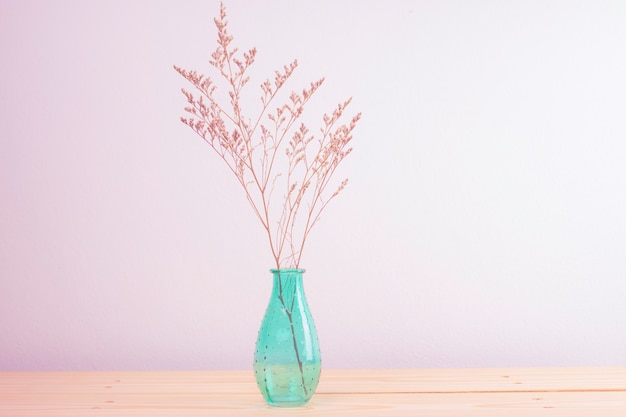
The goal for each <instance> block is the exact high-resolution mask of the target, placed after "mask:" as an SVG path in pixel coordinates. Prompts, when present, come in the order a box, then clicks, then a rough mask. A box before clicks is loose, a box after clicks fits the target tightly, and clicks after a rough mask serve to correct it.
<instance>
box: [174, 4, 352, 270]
mask: <svg viewBox="0 0 626 417" xmlns="http://www.w3.org/2000/svg"><path fill="white" fill-rule="evenodd" d="M214 21H215V25H216V26H217V36H218V38H217V48H216V49H215V52H213V54H212V55H211V58H212V59H211V60H210V64H211V66H212V67H214V69H215V70H216V71H217V75H218V77H217V78H215V79H214V78H211V77H209V76H206V75H202V74H198V73H197V72H196V71H193V70H191V71H190V70H185V69H182V68H180V67H178V66H174V68H175V69H176V71H178V72H179V73H180V74H181V75H182V76H183V77H184V78H186V79H187V80H188V81H189V82H190V83H191V84H192V85H193V86H194V87H195V90H196V91H195V95H194V93H192V92H190V91H188V90H185V89H183V90H182V92H183V94H184V95H185V97H186V98H187V102H188V106H187V107H186V108H185V111H186V112H187V113H189V116H188V117H181V121H182V122H183V123H184V124H186V125H187V126H189V127H190V128H191V129H193V131H194V132H196V133H197V134H198V135H199V136H200V137H201V138H202V139H203V140H204V141H205V142H206V143H208V144H209V145H210V146H211V147H212V148H213V150H214V151H215V152H217V154H218V155H219V156H220V157H221V158H222V159H223V160H224V162H225V163H226V165H227V166H228V168H229V169H230V170H231V171H232V172H233V174H235V177H236V178H237V181H238V182H239V184H240V185H241V187H242V188H243V190H244V192H245V195H246V198H247V200H248V202H249V203H250V205H251V206H252V209H253V210H254V213H255V215H256V216H257V218H258V219H259V220H260V221H261V224H262V225H263V228H264V230H265V232H266V233H267V237H268V239H269V243H270V248H271V252H272V256H273V258H274V261H275V265H276V269H283V268H299V265H300V260H301V258H302V251H303V249H304V245H305V243H306V241H307V239H308V237H309V234H310V232H311V229H312V228H313V226H315V224H316V223H317V222H318V220H319V219H320V215H321V213H322V211H323V210H324V209H325V208H326V206H327V205H328V203H329V202H330V201H331V200H332V199H333V198H334V197H336V196H337V195H338V194H339V193H340V192H341V190H343V188H344V187H345V186H346V184H347V182H348V180H347V179H344V180H343V181H341V182H340V183H339V184H338V185H337V184H336V185H335V186H333V187H332V188H331V191H329V184H331V179H332V177H333V175H334V173H335V170H336V169H337V167H338V166H339V164H340V163H341V162H342V161H343V160H344V158H345V157H346V156H347V155H348V154H349V153H350V151H351V150H352V149H351V148H350V147H349V144H350V141H351V140H352V131H353V130H354V128H355V126H356V124H357V122H358V121H359V119H360V117H361V114H360V113H358V114H356V115H355V116H354V117H352V119H351V120H350V122H349V123H347V124H341V121H340V119H342V115H343V113H344V111H345V110H346V107H347V106H348V105H349V104H350V101H351V99H348V100H346V101H345V102H343V103H340V104H339V105H337V107H336V108H335V109H334V110H333V111H332V113H331V114H324V116H323V118H322V127H321V128H320V132H319V134H318V135H317V137H316V135H314V134H312V133H311V132H310V130H309V128H308V127H307V126H306V125H305V123H304V122H302V121H301V119H302V115H303V112H304V109H305V106H306V105H307V103H308V102H309V100H310V99H311V97H312V96H313V95H314V94H315V93H316V92H317V90H318V88H319V87H320V86H321V85H322V83H323V82H324V79H323V78H322V79H320V80H318V81H315V82H312V83H311V84H310V86H309V87H307V88H304V89H303V90H302V91H301V92H300V93H298V92H296V91H292V92H291V94H290V95H289V96H288V97H285V98H284V102H283V103H281V104H276V103H275V102H276V101H278V100H279V99H280V97H281V94H280V93H283V90H284V89H285V88H284V87H285V84H286V82H287V81H288V80H289V78H290V77H291V75H292V74H293V73H294V71H295V70H296V68H297V66H298V62H297V61H296V60H294V61H293V62H292V63H291V64H289V65H286V66H284V67H283V69H282V70H281V71H275V75H274V77H273V80H272V81H270V79H266V80H265V81H264V82H262V83H261V85H260V90H261V91H260V93H261V96H260V97H261V106H260V111H259V112H258V114H255V115H254V116H253V117H251V116H250V115H249V114H247V113H246V112H245V109H243V108H242V105H243V102H244V99H243V97H244V95H243V93H244V91H247V90H246V87H248V82H249V81H250V77H249V75H248V73H249V70H250V68H251V67H252V65H253V64H254V61H255V57H256V53H257V51H256V48H252V49H250V50H249V51H248V52H245V53H243V54H242V55H241V54H238V49H237V48H234V47H232V46H231V42H232V40H233V36H232V35H230V34H229V32H228V30H227V25H228V22H227V20H226V8H225V6H224V4H223V3H222V4H221V6H220V16H219V18H215V19H214ZM219 77H221V79H222V82H223V84H224V85H225V86H226V88H227V90H228V99H226V100H225V101H226V102H224V103H222V102H220V100H219V97H217V94H216V90H218V86H217V84H216V82H215V81H216V80H218V79H219ZM283 94H284V93H283ZM222 101H224V100H222ZM281 167H282V168H283V169H280V168H281ZM335 187H336V188H335ZM279 194H282V195H279ZM276 200H278V202H276Z"/></svg>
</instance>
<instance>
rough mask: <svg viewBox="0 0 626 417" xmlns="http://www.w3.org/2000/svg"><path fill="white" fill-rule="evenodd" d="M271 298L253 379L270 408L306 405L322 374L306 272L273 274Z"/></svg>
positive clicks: (255, 355) (285, 271)
mask: <svg viewBox="0 0 626 417" xmlns="http://www.w3.org/2000/svg"><path fill="white" fill-rule="evenodd" d="M271 272H272V274H273V284H272V294H271V296H270V302H269V305H268V306H267V310H266V311H265V316H264V317H263V322H262V323H261V328H260V330H259V335H258V338H257V342H256V350H255V352H254V375H255V378H256V381H257V385H258V386H259V389H260V390H261V394H263V397H264V398H265V401H267V403H268V404H269V405H273V406H278V407H297V406H300V405H304V404H306V403H307V402H308V401H309V399H311V396H312V395H313V393H314V392H315V389H316V388H317V383H318V381H319V376H320V372H321V357H320V347H319V341H318V338H317V331H316V330H315V324H314V323H313V318H312V316H311V312H310V310H309V306H308V304H307V301H306V297H305V294H304V287H303V285H302V274H303V273H304V270H303V269H280V270H276V269H273V270H271Z"/></svg>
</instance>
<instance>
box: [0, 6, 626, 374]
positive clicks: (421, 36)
mask: <svg viewBox="0 0 626 417" xmlns="http://www.w3.org/2000/svg"><path fill="white" fill-rule="evenodd" d="M227 7H228V13H229V20H230V31H231V33H233V34H234V35H235V42H236V44H237V45H239V46H240V47H241V48H242V49H247V48H249V47H252V46H256V47H257V48H258V50H259V55H258V63H257V65H256V67H257V68H256V69H255V71H254V75H255V76H256V77H258V79H253V84H254V85H255V86H254V87H253V88H256V84H260V82H261V81H262V80H263V79H264V78H265V77H267V76H270V77H271V76H272V75H273V70H274V69H278V68H280V67H281V66H282V65H283V64H286V63H288V62H290V61H291V60H292V59H293V58H298V59H299V63H300V67H299V69H298V73H297V76H296V77H295V78H294V84H291V88H293V89H300V88H301V87H302V86H304V85H306V84H308V82H309V81H312V80H315V79H317V78H319V77H321V76H325V77H326V83H325V85H324V87H323V88H322V90H320V91H319V92H318V96H317V98H316V101H315V102H313V103H312V105H311V110H312V111H313V113H314V114H315V115H316V117H317V115H320V116H321V114H322V112H324V111H330V110H331V109H332V108H333V107H334V106H335V105H336V103H338V102H339V101H340V100H343V99H344V98H347V97H349V96H353V97H354V100H353V103H352V112H357V111H362V112H363V118H362V121H361V122H360V124H359V127H358V128H357V130H356V132H355V139H354V152H353V153H352V154H351V155H350V158H349V160H348V161H346V164H345V166H344V167H343V170H342V172H341V173H340V174H341V175H344V176H348V177H349V178H350V184H349V186H348V188H347V189H346V190H345V191H344V193H343V194H342V195H341V196H340V197H339V198H338V199H336V200H335V201H334V203H333V204H332V205H330V206H329V208H328V210H327V212H326V214H325V216H324V218H323V219H322V221H321V222H320V224H319V227H318V228H317V230H315V231H314V233H313V235H312V236H311V239H310V241H309V243H308V247H307V249H306V253H305V256H304V260H303V266H304V267H305V268H306V269H307V272H306V274H305V280H306V281H305V283H306V284H305V285H306V289H307V294H308V297H309V304H310V306H311V308H312V311H313V313H314V316H315V319H316V323H317V328H318V331H319V334H320V338H321V343H322V353H323V360H324V366H325V367H327V368H382V367H389V368H408V367H506V366H576V365H626V215H625V213H626V163H625V161H626V2H624V1H620V0H615V1H604V0H599V1H598V0H590V1H576V0H573V1H569V0H568V1H565V0H563V1H559V0H554V1H544V0H542V1H528V0H525V1H446V0H443V1H400V0H367V1H337V0H317V1H304V0H295V1H294V0H289V1H288V0H264V1H256V0H255V1H253V0H249V1H237V0H232V1H228V3H227ZM218 10H219V3H218V2H217V1H214V0H175V1H174V0H171V1H166V0H162V1H156V0H155V1H139V0H130V1H129V0H107V1H84V0H39V1H36V0H19V1H18V0H13V1H11V0H0V370H4V371H6V370H112V369H128V370H144V369H146V370H148V369H160V370H168V369H249V368H250V367H251V361H252V353H253V348H254V342H255V339H256V332H257V329H258V327H259V324H260V320H261V318H262V315H263V312H264V309H265V306H266V303H267V301H268V298H269V291H270V285H271V275H270V273H269V268H270V267H271V266H272V262H271V257H270V253H269V250H268V246H267V244H266V242H265V240H264V236H263V234H262V231H261V228H260V225H259V224H257V220H256V219H255V218H254V216H253V214H252V211H251V210H250V208H249V207H248V205H247V202H246V201H245V198H244V196H243V193H242V192H241V190H240V189H239V188H238V185H237V184H236V183H235V180H234V178H232V177H231V175H230V173H229V172H228V171H227V170H226V168H225V166H224V165H223V164H222V163H221V161H219V160H218V159H217V157H216V156H215V155H214V154H213V153H212V151H211V150H210V148H209V147H208V146H207V145H206V144H204V143H203V142H202V141H201V140H200V139H199V138H198V137H197V136H195V135H194V134H193V132H191V130H189V129H188V128H187V127H186V126H184V125H182V124H181V123H180V121H179V116H181V115H182V108H183V107H184V105H185V100H184V98H183V96H182V95H181V94H180V88H181V87H184V86H186V82H185V80H183V79H182V78H181V77H180V76H179V75H178V74H177V73H176V72H175V71H174V70H173V68H172V65H173V64H177V65H180V66H182V67H184V68H196V69H198V70H200V71H203V72H204V71H207V70H208V69H209V66H208V59H209V55H210V53H211V52H212V51H213V50H214V45H215V43H214V40H215V27H214V25H213V22H212V18H213V17H214V16H215V15H216V14H217V13H218ZM351 114H352V113H351Z"/></svg>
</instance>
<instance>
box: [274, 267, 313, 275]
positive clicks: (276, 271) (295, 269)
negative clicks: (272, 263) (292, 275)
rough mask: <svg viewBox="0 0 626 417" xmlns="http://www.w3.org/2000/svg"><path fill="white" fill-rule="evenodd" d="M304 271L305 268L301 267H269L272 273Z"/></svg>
mask: <svg viewBox="0 0 626 417" xmlns="http://www.w3.org/2000/svg"><path fill="white" fill-rule="evenodd" d="M305 271H306V269H302V268H281V269H276V268H272V269H270V272H271V273H272V274H276V273H281V272H299V273H301V274H303V273H304V272H305Z"/></svg>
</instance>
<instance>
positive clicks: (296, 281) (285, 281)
mask: <svg viewBox="0 0 626 417" xmlns="http://www.w3.org/2000/svg"><path fill="white" fill-rule="evenodd" d="M271 272H272V274H273V276H274V282H273V293H274V294H275V295H281V294H282V295H286V294H294V293H301V292H302V291H303V286H302V274H303V273H304V269H272V270H271Z"/></svg>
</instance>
